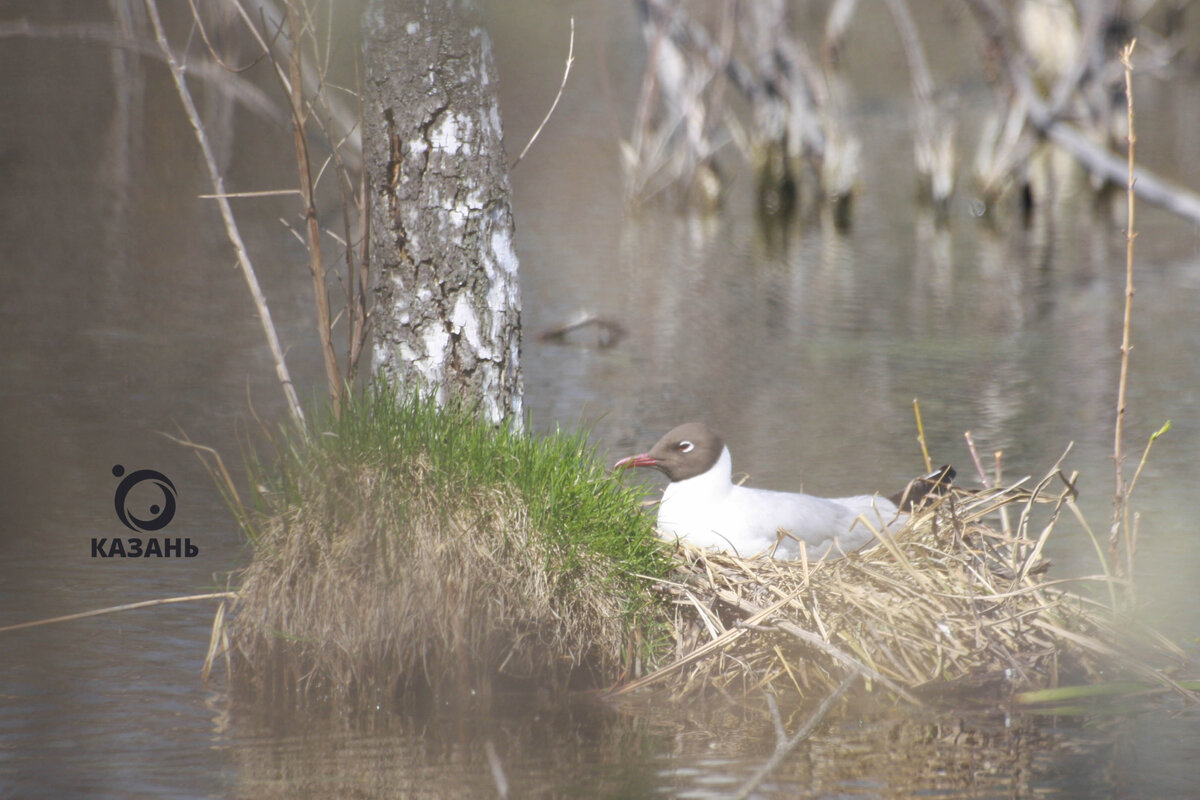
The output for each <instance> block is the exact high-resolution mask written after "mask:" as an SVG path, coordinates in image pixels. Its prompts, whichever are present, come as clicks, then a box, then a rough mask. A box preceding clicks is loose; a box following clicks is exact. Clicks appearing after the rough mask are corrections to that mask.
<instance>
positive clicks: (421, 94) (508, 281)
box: [363, 0, 522, 426]
mask: <svg viewBox="0 0 1200 800" xmlns="http://www.w3.org/2000/svg"><path fill="white" fill-rule="evenodd" d="M364 28H365V35H366V63H367V69H366V81H365V84H364V87H363V88H364V92H365V97H364V102H365V108H364V117H365V119H364V136H363V147H364V155H365V158H366V162H365V163H366V166H367V169H368V170H369V175H370V187H371V193H372V211H371V258H372V263H373V264H374V266H375V267H376V269H377V275H378V278H377V282H376V285H375V287H374V292H375V306H374V311H373V314H374V334H375V343H374V347H373V350H372V359H371V361H372V368H373V369H374V371H375V372H376V374H380V373H382V376H383V379H385V380H387V381H388V382H389V383H391V384H393V385H395V386H399V387H401V388H403V389H408V388H419V389H420V390H421V391H422V392H424V393H432V394H434V395H435V396H436V397H437V399H438V400H439V402H444V401H445V400H447V399H449V398H450V397H463V398H466V399H467V400H468V401H469V402H475V401H478V403H479V407H480V409H481V410H482V411H483V412H484V414H485V416H486V417H487V418H488V419H490V420H492V421H494V422H499V421H501V420H510V421H511V423H512V424H514V425H517V426H519V425H520V424H521V392H522V388H521V369H520V360H519V351H520V339H521V335H520V313H521V299H520V292H519V289H518V283H517V256H516V251H515V249H514V244H513V216H512V207H511V204H510V189H509V183H508V167H507V164H506V162H505V160H504V148H503V141H502V130H501V124H500V109H499V104H498V100H497V95H496V81H497V79H496V68H495V64H494V62H493V59H492V50H491V42H490V40H489V39H488V36H487V33H486V32H485V31H484V29H483V27H482V25H481V23H480V18H479V14H478V10H477V9H476V8H475V6H474V3H470V2H460V1H455V0H437V2H423V1H422V0H372V2H371V3H370V5H369V6H368V9H367V12H366V16H365V19H364Z"/></svg>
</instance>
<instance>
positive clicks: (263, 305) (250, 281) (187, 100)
mask: <svg viewBox="0 0 1200 800" xmlns="http://www.w3.org/2000/svg"><path fill="white" fill-rule="evenodd" d="M145 3H146V11H147V13H148V14H149V16H150V21H151V23H152V24H153V25H154V38H155V40H156V41H157V42H158V46H159V49H160V50H162V54H163V58H165V59H166V61H167V67H168V68H169V69H170V70H171V77H172V79H174V81H175V90H176V92H177V93H178V94H179V101H180V103H182V104H183V109H184V111H185V112H186V113H187V116H188V121H190V122H191V124H192V130H193V131H194V132H195V134H196V141H197V142H198V143H199V144H200V151H201V153H203V155H204V164H205V166H206V167H207V168H208V177H209V180H210V181H211V182H212V185H213V194H215V195H218V196H217V198H216V202H217V207H218V208H219V209H220V211H221V219H222V220H223V221H224V222H225V234H226V236H228V237H229V241H230V243H231V244H232V245H233V249H234V251H235V252H236V253H237V260H238V266H239V267H240V268H241V270H242V276H243V277H244V278H245V279H246V286H247V287H248V288H249V289H250V296H251V298H253V300H254V306H255V308H257V309H258V318H259V320H260V321H261V323H262V328H263V334H264V335H265V336H266V337H267V346H268V347H269V348H270V350H271V358H272V359H273V360H274V362H275V375H276V377H277V378H278V379H279V383H280V385H281V386H282V387H283V395H284V397H285V398H286V399H287V404H288V410H289V411H290V412H291V415H292V421H293V422H295V423H296V425H297V426H298V427H301V428H303V426H304V411H303V410H302V409H301V408H300V398H299V397H298V396H297V395H296V387H295V386H293V385H292V376H291V373H289V372H288V368H287V363H286V361H285V360H284V356H283V347H282V345H280V343H279V334H278V333H277V332H276V330H275V323H274V322H272V321H271V310H270V308H268V306H267V299H266V297H265V296H264V295H263V293H262V287H260V286H259V284H258V276H257V275H256V274H255V272H254V266H253V265H252V264H251V263H250V254H249V252H248V251H247V250H246V244H245V243H244V242H243V241H242V234H241V231H239V230H238V226H237V221H236V220H235V219H234V217H233V209H232V208H230V206H229V201H228V200H227V199H225V197H224V195H225V180H224V179H223V178H222V177H221V170H220V168H219V167H218V166H217V159H216V156H215V155H214V154H213V151H212V146H211V145H210V144H209V141H208V134H207V133H206V132H205V130H204V123H203V122H202V121H201V119H200V112H199V111H197V110H196V104H195V102H193V101H192V93H191V92H190V91H189V90H188V87H187V81H186V80H185V78H184V75H183V68H182V67H181V66H180V64H179V61H178V60H177V59H176V58H175V53H174V52H173V51H172V50H171V45H170V43H168V42H167V34H166V31H164V30H163V25H162V19H160V18H159V16H158V3H157V2H156V0H145Z"/></svg>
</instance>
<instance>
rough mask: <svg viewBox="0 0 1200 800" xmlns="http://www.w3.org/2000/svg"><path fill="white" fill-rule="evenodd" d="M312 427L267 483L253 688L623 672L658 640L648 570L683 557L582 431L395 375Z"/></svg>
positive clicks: (241, 606) (242, 628) (606, 677)
mask: <svg viewBox="0 0 1200 800" xmlns="http://www.w3.org/2000/svg"><path fill="white" fill-rule="evenodd" d="M314 428H315V429H316V431H315V432H313V433H312V434H310V435H309V436H308V437H307V438H299V437H290V438H288V439H287V440H286V441H284V442H283V443H282V444H281V445H280V446H279V447H278V448H277V449H278V452H279V454H280V456H279V463H278V464H277V465H276V466H274V467H273V468H272V469H271V472H270V474H269V475H267V476H263V475H260V476H259V477H258V480H257V484H258V485H257V498H256V499H257V501H258V502H257V510H256V512H255V513H253V514H251V515H248V517H247V520H246V527H247V531H248V533H249V535H250V539H251V542H252V545H253V555H252V560H251V563H250V565H249V566H248V567H247V568H246V569H245V571H244V572H243V573H242V575H241V586H240V591H239V598H238V601H237V604H236V606H235V608H234V610H233V617H232V621H231V622H230V625H229V628H228V631H229V634H230V638H231V641H232V644H233V656H234V657H233V661H232V666H233V669H232V677H233V682H234V686H235V687H237V688H239V689H243V690H246V689H249V690H252V691H253V692H255V693H257V694H260V695H265V696H268V697H279V696H281V695H282V696H294V697H295V698H296V699H297V700H299V701H305V700H321V701H331V702H333V703H334V704H337V705H339V706H343V707H356V706H357V707H366V706H374V705H377V704H385V705H386V704H388V703H390V702H392V701H393V700H396V699H398V698H400V697H403V696H404V695H405V694H406V693H410V692H413V693H421V694H425V693H427V692H428V691H429V690H432V693H433V694H435V695H437V696H439V697H443V698H452V697H454V696H455V695H456V694H458V693H463V694H467V693H470V692H487V691H489V690H490V688H491V685H492V681H493V679H494V678H495V677H497V676H508V677H511V678H515V679H529V680H536V681H537V682H538V683H539V685H547V684H551V685H560V686H561V685H566V683H567V682H568V681H570V680H573V679H575V678H578V677H580V676H581V675H583V674H590V675H591V676H592V677H593V678H594V679H595V680H598V681H600V682H610V681H612V680H614V679H615V678H616V675H617V672H618V670H619V669H620V668H622V667H623V666H626V665H628V664H630V663H632V662H633V661H634V660H635V659H638V658H640V657H641V656H642V655H643V653H642V652H639V648H643V649H644V648H645V645H644V644H634V643H635V642H636V643H644V642H648V641H651V640H652V639H653V638H654V631H655V630H656V625H657V624H658V623H656V622H655V620H656V619H657V618H659V617H661V612H659V611H657V610H656V608H655V607H654V605H653V601H652V600H651V599H650V597H649V594H648V592H647V591H646V588H645V582H644V580H643V579H640V578H638V577H636V576H637V575H662V574H664V573H665V571H666V570H667V569H669V564H670V562H669V559H668V558H667V557H666V556H665V555H664V554H663V548H662V545H661V543H660V542H659V541H658V540H657V539H656V537H655V536H654V534H653V530H652V528H651V524H650V521H649V520H648V518H647V517H646V516H645V515H643V514H642V513H640V511H639V506H640V500H641V490H640V489H637V488H629V487H626V486H624V485H622V484H620V483H618V482H617V481H615V480H614V479H613V478H612V477H610V476H609V475H608V474H607V473H606V471H605V469H604V468H603V466H602V465H601V464H599V463H598V461H597V460H596V458H595V457H594V453H593V451H592V450H591V449H590V447H589V446H588V445H587V442H586V438H585V437H584V436H583V435H581V434H569V435H568V434H560V433H555V434H552V435H549V436H545V437H540V438H535V437H530V436H526V435H522V434H518V433H513V432H511V431H508V430H504V429H497V428H494V427H491V426H489V425H488V424H486V423H484V422H481V421H480V420H478V419H477V418H476V416H475V415H473V414H472V413H470V412H469V411H468V410H466V409H463V408H450V409H437V408H435V407H434V406H433V405H432V404H431V403H430V402H427V401H422V400H415V401H404V402H397V398H396V397H395V396H394V395H391V394H389V393H387V392H379V393H377V394H374V395H372V396H370V397H368V398H366V399H363V400H359V401H357V402H356V403H353V404H351V405H350V407H349V408H347V409H346V410H345V411H344V412H343V414H342V417H341V419H340V420H326V421H324V422H323V423H317V424H315V425H314Z"/></svg>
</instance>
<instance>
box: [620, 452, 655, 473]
mask: <svg viewBox="0 0 1200 800" xmlns="http://www.w3.org/2000/svg"><path fill="white" fill-rule="evenodd" d="M657 466H658V459H657V458H655V457H654V456H652V455H650V454H649V453H638V454H637V455H636V456H629V457H628V458H622V459H621V460H620V461H618V462H617V463H616V464H614V465H613V469H617V468H621V469H632V468H633V467H657Z"/></svg>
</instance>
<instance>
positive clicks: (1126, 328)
mask: <svg viewBox="0 0 1200 800" xmlns="http://www.w3.org/2000/svg"><path fill="white" fill-rule="evenodd" d="M1136 44H1137V39H1134V40H1133V41H1131V42H1130V43H1129V44H1128V45H1126V46H1125V48H1124V49H1123V50H1122V51H1121V64H1122V66H1124V67H1125V108H1126V113H1127V115H1128V124H1129V131H1128V134H1127V141H1128V143H1129V174H1128V177H1127V179H1126V184H1125V197H1126V204H1127V207H1128V212H1127V214H1128V221H1127V223H1126V227H1125V317H1124V324H1123V326H1122V328H1121V374H1120V377H1119V378H1118V379H1117V421H1116V424H1115V425H1114V429H1113V462H1114V464H1115V470H1114V472H1115V475H1116V486H1115V488H1114V491H1113V517H1112V529H1111V532H1110V533H1109V537H1108V561H1109V563H1110V564H1111V565H1112V567H1113V569H1114V570H1116V571H1117V574H1118V575H1119V574H1121V572H1123V571H1124V566H1123V564H1122V563H1121V560H1120V558H1118V553H1117V551H1118V545H1119V537H1120V532H1121V530H1122V524H1121V523H1122V521H1123V520H1124V518H1125V514H1126V503H1127V501H1128V499H1129V496H1128V492H1127V487H1126V485H1125V474H1124V473H1125V451H1124V446H1125V441H1124V440H1125V390H1126V385H1127V383H1128V378H1129V351H1130V348H1131V345H1130V321H1131V319H1132V316H1133V240H1134V239H1135V238H1136V237H1137V231H1136V230H1135V229H1134V183H1135V182H1136V176H1135V174H1134V144H1135V143H1136V142H1137V135H1136V134H1135V133H1134V129H1133V62H1132V61H1131V59H1132V57H1133V48H1134V46H1135V45H1136ZM1124 527H1125V528H1126V529H1128V525H1125V526H1124ZM1127 577H1128V576H1127Z"/></svg>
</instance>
